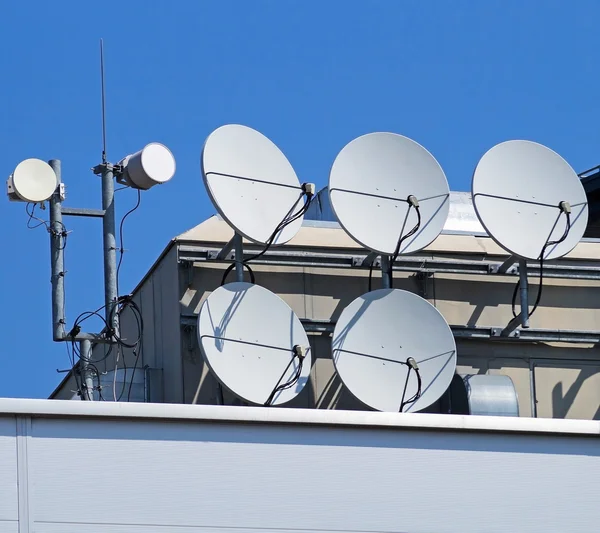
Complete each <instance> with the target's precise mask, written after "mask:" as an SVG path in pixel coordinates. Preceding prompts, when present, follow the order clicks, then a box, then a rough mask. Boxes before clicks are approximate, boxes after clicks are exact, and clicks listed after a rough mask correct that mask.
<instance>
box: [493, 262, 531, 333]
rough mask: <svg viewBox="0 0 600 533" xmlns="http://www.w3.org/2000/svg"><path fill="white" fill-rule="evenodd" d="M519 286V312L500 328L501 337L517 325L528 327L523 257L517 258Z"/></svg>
mask: <svg viewBox="0 0 600 533" xmlns="http://www.w3.org/2000/svg"><path fill="white" fill-rule="evenodd" d="M519 287H520V291H519V292H520V296H521V303H520V307H521V312H520V313H519V314H518V315H517V316H516V317H515V318H513V319H512V320H511V321H510V322H509V323H508V325H507V326H506V327H505V328H504V329H503V330H502V332H501V334H500V335H501V336H502V337H509V336H510V335H512V334H513V333H514V332H515V330H516V329H517V328H518V327H519V326H521V327H523V328H529V281H528V279H527V261H526V260H525V259H519Z"/></svg>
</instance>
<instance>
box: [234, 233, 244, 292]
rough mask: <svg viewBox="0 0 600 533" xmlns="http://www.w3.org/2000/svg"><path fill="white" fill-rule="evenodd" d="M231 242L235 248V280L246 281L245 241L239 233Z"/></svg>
mask: <svg viewBox="0 0 600 533" xmlns="http://www.w3.org/2000/svg"><path fill="white" fill-rule="evenodd" d="M231 240H232V241H233V245H234V248H235V280H236V281H244V241H243V240H242V236H241V235H240V234H239V233H236V234H235V235H234V236H233V239H231Z"/></svg>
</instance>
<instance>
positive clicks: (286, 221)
mask: <svg viewBox="0 0 600 533" xmlns="http://www.w3.org/2000/svg"><path fill="white" fill-rule="evenodd" d="M314 191H315V188H314V185H313V184H312V183H303V184H302V192H301V193H300V196H299V197H298V200H297V201H296V202H294V205H293V206H292V208H291V209H290V210H289V211H288V213H287V214H286V215H285V217H284V218H283V220H282V221H281V222H280V223H279V224H277V226H276V227H275V230H274V231H273V233H272V234H271V235H270V237H269V238H268V239H267V242H266V243H265V247H264V248H263V249H262V250H261V251H260V252H259V253H257V254H256V255H253V256H251V257H248V258H247V259H244V260H243V261H242V265H243V267H244V268H246V269H247V270H248V272H249V273H250V281H251V283H255V281H256V278H255V276H254V272H253V271H252V269H251V268H250V266H249V265H248V263H249V262H250V261H254V260H256V259H258V258H259V257H261V256H263V255H264V254H266V253H267V252H268V251H269V248H271V246H273V243H274V242H275V239H276V238H277V235H279V234H280V233H281V232H282V231H283V230H284V228H285V227H286V226H289V225H290V224H291V223H292V222H295V221H296V220H298V219H299V218H301V217H303V216H304V215H305V214H306V212H307V211H308V208H309V207H310V204H311V202H312V199H313V197H314V195H315V192H314ZM303 196H304V197H305V200H304V204H303V205H302V207H301V208H300V209H299V210H298V211H297V212H296V213H292V211H293V210H294V208H295V207H296V205H297V204H298V202H299V201H300V200H301V199H302V197H303ZM235 265H236V263H235V262H234V263H231V265H229V266H228V267H227V269H226V270H225V272H224V273H223V279H222V280H221V285H225V281H226V280H227V276H228V275H229V273H230V272H231V271H232V270H233V268H234V267H235Z"/></svg>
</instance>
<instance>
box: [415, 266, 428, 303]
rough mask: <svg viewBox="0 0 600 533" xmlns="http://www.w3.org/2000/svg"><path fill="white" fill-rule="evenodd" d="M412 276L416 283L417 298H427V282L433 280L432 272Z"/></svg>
mask: <svg viewBox="0 0 600 533" xmlns="http://www.w3.org/2000/svg"><path fill="white" fill-rule="evenodd" d="M413 276H414V278H415V281H416V283H417V288H418V290H419V296H421V298H427V296H428V292H429V291H428V290H427V289H428V288H429V280H430V279H431V278H433V272H416V273H415V274H413Z"/></svg>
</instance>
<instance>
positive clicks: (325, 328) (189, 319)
mask: <svg viewBox="0 0 600 533" xmlns="http://www.w3.org/2000/svg"><path fill="white" fill-rule="evenodd" d="M180 322H181V327H182V328H189V327H193V328H195V327H196V326H197V322H198V316H197V315H182V316H181V320H180ZM300 322H301V323H302V325H303V326H304V329H305V331H306V332H307V333H321V334H324V335H331V334H332V333H333V330H334V328H335V321H333V320H317V319H310V318H301V319H300ZM450 329H451V330H452V333H453V334H454V338H455V339H464V340H490V341H494V342H520V343H524V342H565V343H572V344H600V331H580V330H551V329H525V330H516V331H514V332H513V333H512V334H510V335H508V336H505V335H502V331H503V328H500V327H486V326H452V325H451V326H450Z"/></svg>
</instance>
